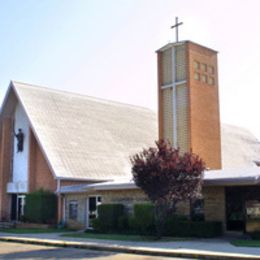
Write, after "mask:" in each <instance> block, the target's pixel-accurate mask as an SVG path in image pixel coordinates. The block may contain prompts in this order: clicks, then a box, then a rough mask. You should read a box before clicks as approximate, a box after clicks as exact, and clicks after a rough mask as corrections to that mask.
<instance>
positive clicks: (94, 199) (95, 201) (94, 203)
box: [88, 196, 102, 228]
mask: <svg viewBox="0 0 260 260" xmlns="http://www.w3.org/2000/svg"><path fill="white" fill-rule="evenodd" d="M101 203H102V197H101V196H90V197H89V198H88V228H92V221H93V219H96V218H97V216H98V210H97V208H98V206H99V205H100V204H101Z"/></svg>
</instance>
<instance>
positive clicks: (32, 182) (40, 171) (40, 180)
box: [29, 131, 57, 192]
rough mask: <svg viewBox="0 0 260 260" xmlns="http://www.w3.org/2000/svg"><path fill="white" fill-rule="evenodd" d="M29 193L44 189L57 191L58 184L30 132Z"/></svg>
mask: <svg viewBox="0 0 260 260" xmlns="http://www.w3.org/2000/svg"><path fill="white" fill-rule="evenodd" d="M29 157H30V158H29V192H32V191H35V190H38V189H40V188H43V189H45V190H50V191H53V192H54V191H56V189H57V183H56V180H55V179H54V177H53V174H52V173H51V171H50V168H49V166H48V164H47V162H46V160H45V158H44V156H43V153H42V151H41V149H40V147H39V145H38V143H37V141H36V139H35V136H34V134H33V132H32V131H30V156H29Z"/></svg>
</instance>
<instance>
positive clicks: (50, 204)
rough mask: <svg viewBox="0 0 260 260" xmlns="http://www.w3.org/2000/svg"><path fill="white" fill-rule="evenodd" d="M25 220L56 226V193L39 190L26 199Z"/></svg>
mask: <svg viewBox="0 0 260 260" xmlns="http://www.w3.org/2000/svg"><path fill="white" fill-rule="evenodd" d="M25 201H26V203H25V208H24V218H25V219H26V220H27V221H29V222H34V223H43V224H54V223H56V214H57V197H56V195H55V194H54V193H52V192H49V191H45V190H42V189H41V190H38V191H35V192H31V193H28V194H27V195H26V198H25Z"/></svg>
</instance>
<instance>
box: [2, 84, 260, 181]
mask: <svg viewBox="0 0 260 260" xmlns="http://www.w3.org/2000/svg"><path fill="white" fill-rule="evenodd" d="M17 102H20V103H21V104H22V106H23V108H24V110H25V113H26V115H27V117H28V119H29V122H30V124H31V128H32V130H33V132H34V135H35V137H36V139H37V141H38V143H39V145H40V147H41V149H42V152H43V154H44V156H45V159H46V161H47V163H48V165H49V167H50V169H51V171H52V173H53V175H54V177H55V178H61V179H77V180H81V179H82V180H91V181H98V180H100V181H101V180H114V179H118V178H122V177H124V178H128V177H129V176H131V168H130V161H129V156H130V155H132V154H134V153H136V152H139V151H140V150H141V149H142V148H144V147H149V146H154V140H156V139H157V138H158V137H157V136H158V135H157V128H158V127H157V118H156V114H155V112H153V111H152V110H149V109H146V108H142V107H136V106H132V105H126V104H121V103H117V102H112V101H106V100H102V99H97V98H93V97H88V96H83V95H77V94H73V93H69V92H64V91H58V90H53V89H48V88H44V87H39V86H33V85H29V84H25V83H19V82H11V83H10V87H9V89H8V92H7V94H6V97H5V100H4V103H3V106H2V109H1V113H0V118H1V117H3V116H6V115H9V114H12V113H13V111H14V109H15V104H16V103H17ZM221 130H222V131H221V142H222V144H221V147H222V165H223V168H224V169H227V168H240V167H250V166H254V165H255V163H254V160H259V159H260V143H259V141H258V140H257V139H256V138H255V137H254V136H253V135H252V134H251V133H250V132H249V131H248V130H246V129H243V128H240V127H235V126H230V125H225V124H222V126H221Z"/></svg>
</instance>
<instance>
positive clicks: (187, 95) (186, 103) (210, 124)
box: [158, 42, 221, 169]
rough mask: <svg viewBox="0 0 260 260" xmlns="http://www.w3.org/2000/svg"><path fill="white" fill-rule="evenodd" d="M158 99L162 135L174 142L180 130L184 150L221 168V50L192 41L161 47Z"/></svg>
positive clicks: (159, 52) (179, 145) (181, 146)
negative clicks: (219, 70)
mask: <svg viewBox="0 0 260 260" xmlns="http://www.w3.org/2000/svg"><path fill="white" fill-rule="evenodd" d="M184 54H185V55H184ZM170 60H172V61H171V62H170ZM196 62H197V63H198V68H196V67H195V65H196V64H195V63H196ZM164 70H165V71H164ZM171 75H172V80H171V79H170V78H171ZM182 80H184V81H182ZM181 81H182V82H183V83H180V82H181ZM162 86H163V87H162ZM174 89H175V90H174ZM173 96H175V97H176V102H175V100H174V98H173ZM158 102H159V106H158V107H159V138H163V139H166V140H169V141H171V143H174V140H173V139H174V131H175V129H176V131H177V137H176V138H177V143H175V145H176V146H177V147H180V149H181V151H183V152H185V151H189V150H191V151H192V152H194V153H196V154H198V155H200V157H201V158H202V159H203V160H204V161H205V162H206V166H207V167H209V168H210V169H221V136H220V115H219V94H218V68H217V52H215V51H213V50H211V49H208V48H206V47H203V46H200V45H198V44H195V43H192V42H183V43H180V44H177V45H176V46H175V45H169V46H168V47H167V48H165V49H162V50H159V51H158ZM174 102H175V103H174ZM174 104H175V105H174ZM175 109H176V110H175ZM175 112H176V116H174V114H175ZM174 117H176V119H175V121H174V120H173V119H174ZM175 124H176V125H175Z"/></svg>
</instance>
